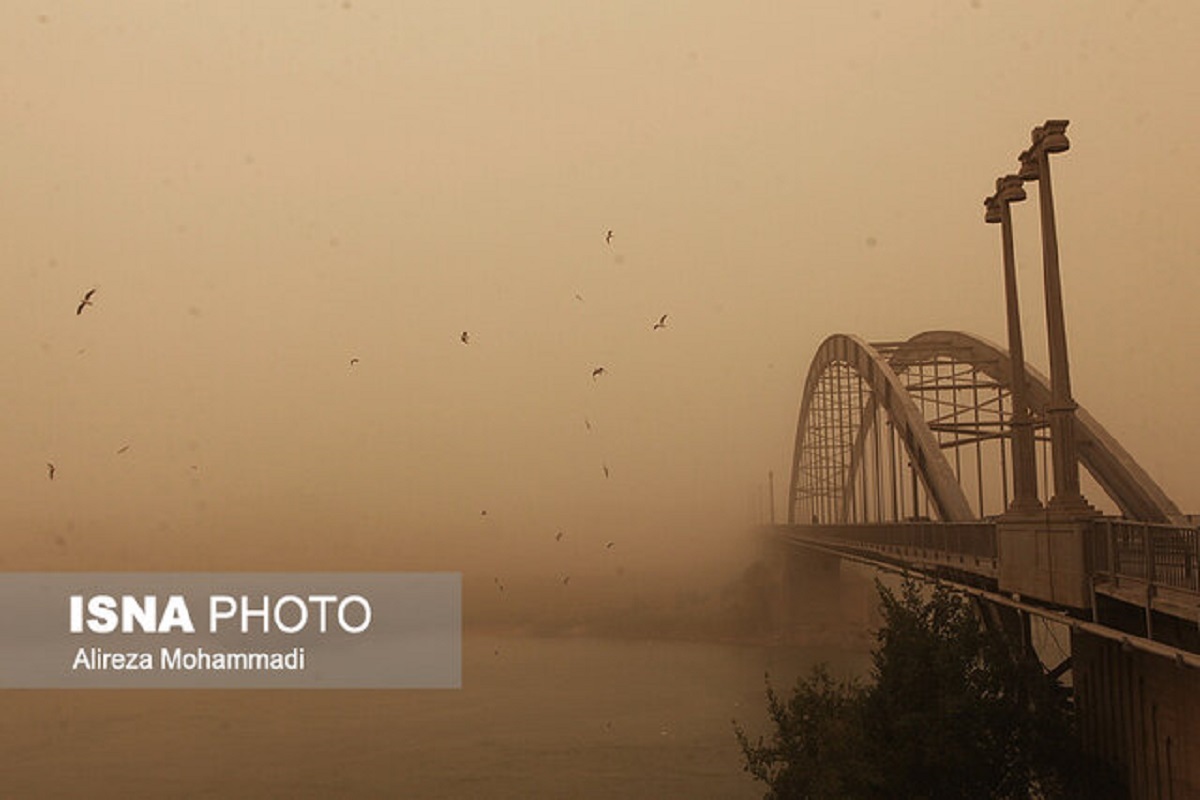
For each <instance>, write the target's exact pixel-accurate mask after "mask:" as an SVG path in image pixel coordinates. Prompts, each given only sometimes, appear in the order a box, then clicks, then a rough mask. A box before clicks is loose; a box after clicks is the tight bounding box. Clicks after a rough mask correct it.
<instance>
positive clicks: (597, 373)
mask: <svg viewBox="0 0 1200 800" xmlns="http://www.w3.org/2000/svg"><path fill="white" fill-rule="evenodd" d="M606 372H607V370H605V369H604V367H596V368H595V369H594V370H592V380H596V378H598V377H600V376H601V375H604V374H605V373H606Z"/></svg>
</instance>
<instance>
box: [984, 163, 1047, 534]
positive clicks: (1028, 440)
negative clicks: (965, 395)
mask: <svg viewBox="0 0 1200 800" xmlns="http://www.w3.org/2000/svg"><path fill="white" fill-rule="evenodd" d="M1024 199H1025V188H1024V186H1023V185H1022V181H1021V178H1020V177H1018V176H1016V175H1005V176H1004V177H1003V178H997V179H996V193H995V194H994V195H992V196H991V197H989V198H987V199H986V200H984V201H983V203H984V205H985V206H986V208H987V211H986V213H985V215H984V219H985V220H986V221H987V222H990V223H997V222H998V223H1000V240H1001V245H1002V248H1003V253H1004V297H1005V301H1006V307H1007V309H1006V310H1007V317H1008V353H1009V364H1010V368H1011V370H1012V381H1011V382H1012V406H1013V408H1012V431H1013V433H1012V450H1013V500H1012V503H1011V504H1010V505H1009V507H1008V509H1007V513H1008V514H1010V515H1013V516H1028V515H1030V514H1034V513H1037V512H1039V511H1041V510H1042V504H1041V502H1040V501H1039V500H1038V494H1037V455H1036V453H1035V452H1034V437H1033V419H1032V417H1031V416H1030V414H1029V399H1028V398H1029V395H1028V390H1027V383H1026V377H1025V350H1024V346H1023V345H1022V342H1021V309H1020V305H1019V303H1018V302H1017V268H1016V258H1015V257H1014V255H1013V233H1012V213H1011V210H1010V209H1009V204H1010V203H1018V202H1020V201H1022V200H1024Z"/></svg>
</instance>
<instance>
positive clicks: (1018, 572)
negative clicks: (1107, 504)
mask: <svg viewBox="0 0 1200 800" xmlns="http://www.w3.org/2000/svg"><path fill="white" fill-rule="evenodd" d="M1091 530H1092V525H1091V523H1090V522H1086V521H1082V522H1079V521H1066V520H1058V519H1053V518H1050V517H1048V516H1047V517H1044V518H1042V519H1033V520H1021V519H1005V518H1001V519H1000V520H999V521H998V522H997V523H996V550H997V554H998V556H999V558H998V559H997V560H998V561H999V564H1000V574H999V584H1000V589H1001V591H1004V592H1016V593H1018V594H1021V595H1024V596H1026V597H1032V598H1037V599H1038V600H1042V601H1044V602H1047V603H1056V604H1058V605H1064V606H1070V607H1071V608H1078V609H1090V608H1091V607H1092V597H1091V581H1090V575H1091V571H1090V565H1089V564H1088V560H1087V553H1088V550H1087V547H1086V544H1087V537H1088V536H1089V535H1090V534H1091Z"/></svg>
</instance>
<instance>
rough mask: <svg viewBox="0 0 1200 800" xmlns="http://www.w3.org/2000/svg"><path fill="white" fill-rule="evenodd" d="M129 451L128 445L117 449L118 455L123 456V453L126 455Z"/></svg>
mask: <svg viewBox="0 0 1200 800" xmlns="http://www.w3.org/2000/svg"><path fill="white" fill-rule="evenodd" d="M128 449H129V445H127V444H123V445H121V446H120V447H118V448H117V455H121V453H124V452H125V451H126V450H128Z"/></svg>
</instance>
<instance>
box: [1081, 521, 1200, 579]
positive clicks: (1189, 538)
mask: <svg viewBox="0 0 1200 800" xmlns="http://www.w3.org/2000/svg"><path fill="white" fill-rule="evenodd" d="M1094 524H1095V535H1094V536H1092V539H1091V541H1092V569H1093V573H1094V574H1095V576H1096V578H1097V580H1101V581H1103V580H1106V579H1107V580H1109V581H1111V582H1113V583H1119V582H1120V579H1121V578H1132V579H1134V580H1138V581H1143V582H1145V583H1148V584H1150V585H1152V586H1163V587H1169V588H1171V589H1179V590H1183V591H1187V592H1195V593H1200V530H1197V528H1195V527H1180V526H1178V525H1165V524H1159V523H1153V522H1135V521H1132V520H1124V519H1108V518H1102V519H1098V520H1096V521H1095V523H1094Z"/></svg>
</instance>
